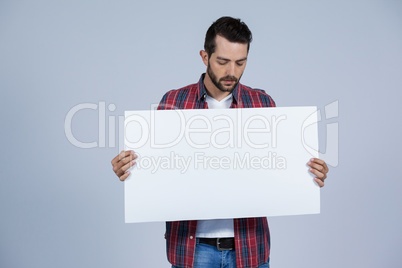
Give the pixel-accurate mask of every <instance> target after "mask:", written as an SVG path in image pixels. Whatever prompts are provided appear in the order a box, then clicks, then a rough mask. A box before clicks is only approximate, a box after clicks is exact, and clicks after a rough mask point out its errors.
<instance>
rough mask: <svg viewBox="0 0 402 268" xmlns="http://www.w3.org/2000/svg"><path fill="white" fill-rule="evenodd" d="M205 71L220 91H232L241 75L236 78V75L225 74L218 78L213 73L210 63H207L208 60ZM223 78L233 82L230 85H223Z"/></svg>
mask: <svg viewBox="0 0 402 268" xmlns="http://www.w3.org/2000/svg"><path fill="white" fill-rule="evenodd" d="M207 73H208V75H209V77H210V78H211V80H212V83H213V84H214V85H215V86H216V87H217V88H218V89H219V90H220V91H223V92H232V91H233V90H234V89H235V88H236V86H237V84H238V83H239V81H240V78H241V75H240V77H239V78H237V77H235V76H230V75H227V76H224V77H221V78H218V77H217V76H216V74H215V73H214V71H213V70H212V68H211V65H210V64H209V62H208V66H207ZM242 75H243V74H242ZM225 80H226V81H227V80H230V81H234V84H233V85H232V86H231V87H225V86H224V85H223V82H224V81H225Z"/></svg>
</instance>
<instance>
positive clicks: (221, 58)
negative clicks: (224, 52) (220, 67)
mask: <svg viewBox="0 0 402 268" xmlns="http://www.w3.org/2000/svg"><path fill="white" fill-rule="evenodd" d="M216 58H217V59H218V60H224V61H230V59H227V58H223V57H219V56H218V57H216ZM245 60H247V57H245V58H242V59H240V60H236V62H238V61H245Z"/></svg>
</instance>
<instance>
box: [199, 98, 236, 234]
mask: <svg viewBox="0 0 402 268" xmlns="http://www.w3.org/2000/svg"><path fill="white" fill-rule="evenodd" d="M205 100H206V102H207V103H208V108H209V109H227V108H229V107H230V105H231V104H232V94H229V95H228V96H227V97H226V98H224V99H223V100H221V101H217V100H215V99H214V98H212V97H210V96H208V95H207V97H206V99H205ZM217 205H219V204H217ZM195 236H196V237H209V238H217V237H234V226H233V219H220V220H199V221H198V222H197V231H196V233H195Z"/></svg>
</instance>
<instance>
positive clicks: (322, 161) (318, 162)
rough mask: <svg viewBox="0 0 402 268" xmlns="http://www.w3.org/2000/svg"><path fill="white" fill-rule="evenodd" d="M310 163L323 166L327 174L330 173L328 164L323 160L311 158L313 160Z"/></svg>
mask: <svg viewBox="0 0 402 268" xmlns="http://www.w3.org/2000/svg"><path fill="white" fill-rule="evenodd" d="M310 162H312V163H317V164H319V165H321V166H323V167H324V170H325V172H326V173H327V172H328V171H329V168H328V166H327V163H325V161H324V160H321V159H319V158H311V159H310Z"/></svg>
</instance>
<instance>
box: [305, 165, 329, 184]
mask: <svg viewBox="0 0 402 268" xmlns="http://www.w3.org/2000/svg"><path fill="white" fill-rule="evenodd" d="M309 171H310V172H311V173H313V174H314V175H316V176H317V177H318V178H319V179H321V180H322V181H324V180H325V178H326V177H327V175H326V174H325V173H322V172H320V171H318V170H316V169H313V168H310V169H309Z"/></svg>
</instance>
